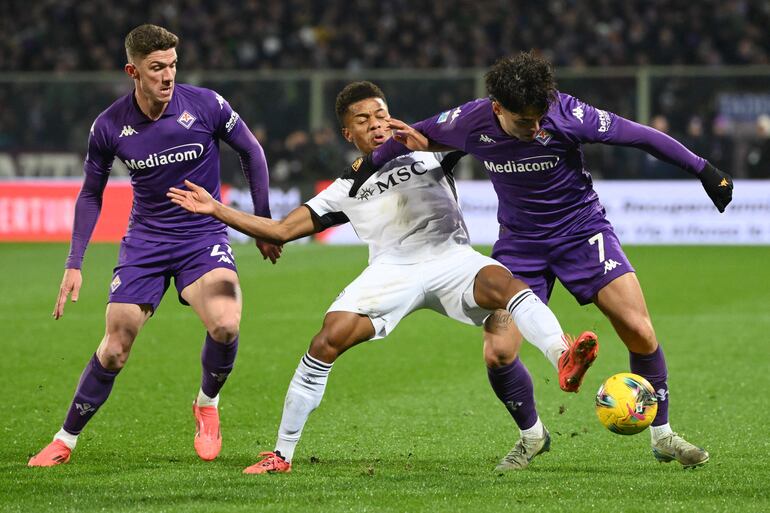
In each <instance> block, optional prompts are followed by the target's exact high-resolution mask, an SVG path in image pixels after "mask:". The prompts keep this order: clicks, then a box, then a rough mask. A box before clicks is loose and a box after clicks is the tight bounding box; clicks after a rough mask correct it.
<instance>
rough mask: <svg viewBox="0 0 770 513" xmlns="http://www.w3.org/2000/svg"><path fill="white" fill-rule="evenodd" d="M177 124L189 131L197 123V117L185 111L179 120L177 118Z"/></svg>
mask: <svg viewBox="0 0 770 513" xmlns="http://www.w3.org/2000/svg"><path fill="white" fill-rule="evenodd" d="M176 122H177V123H179V124H180V125H182V126H183V127H185V128H186V129H188V130H189V129H190V127H191V126H192V124H193V123H195V116H193V115H192V114H190V113H189V112H187V111H184V112H182V114H181V115H180V116H179V117H178V118H176Z"/></svg>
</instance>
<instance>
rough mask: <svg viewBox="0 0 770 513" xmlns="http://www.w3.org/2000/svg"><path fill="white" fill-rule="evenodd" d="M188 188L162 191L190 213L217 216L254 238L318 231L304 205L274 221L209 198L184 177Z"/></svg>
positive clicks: (284, 238)
mask: <svg viewBox="0 0 770 513" xmlns="http://www.w3.org/2000/svg"><path fill="white" fill-rule="evenodd" d="M184 183H185V186H186V187H187V188H188V189H189V190H184V189H178V188H176V187H171V188H170V189H169V192H168V193H167V194H166V196H168V197H169V198H170V199H171V201H172V202H173V203H175V204H177V205H179V206H180V207H182V208H184V209H185V210H187V211H189V212H192V213H194V214H207V215H210V216H213V217H215V218H216V219H219V220H220V221H222V222H223V223H225V224H226V225H228V226H231V227H233V228H235V229H236V230H238V231H239V232H241V233H245V234H246V235H249V236H251V237H254V238H255V239H262V240H265V241H268V242H271V243H275V244H283V243H285V242H289V241H292V240H295V239H299V238H301V237H305V236H307V235H311V234H313V233H316V232H318V231H320V229H318V228H317V227H316V225H315V224H314V222H313V218H312V216H311V214H310V211H309V210H308V209H307V208H305V207H299V208H296V209H294V210H292V211H291V212H290V213H289V215H288V216H286V218H285V219H282V220H280V221H276V220H275V219H268V218H266V217H259V216H255V215H251V214H247V213H245V212H241V211H240V210H236V209H234V208H232V207H228V206H226V205H223V204H222V203H220V202H219V201H217V200H215V199H214V198H212V197H211V194H209V193H208V191H207V190H206V189H204V188H203V187H200V186H199V185H196V184H194V183H192V182H190V181H189V180H185V182H184Z"/></svg>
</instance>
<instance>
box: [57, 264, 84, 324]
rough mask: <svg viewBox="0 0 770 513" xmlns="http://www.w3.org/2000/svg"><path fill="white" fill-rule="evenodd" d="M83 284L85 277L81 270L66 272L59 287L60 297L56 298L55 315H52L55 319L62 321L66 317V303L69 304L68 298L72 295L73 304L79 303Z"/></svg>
mask: <svg viewBox="0 0 770 513" xmlns="http://www.w3.org/2000/svg"><path fill="white" fill-rule="evenodd" d="M82 284H83V275H82V273H81V272H80V269H65V270H64V277H63V278H62V279H61V285H60V286H59V296H58V297H57V298H56V306H54V308H53V313H52V314H51V315H52V316H53V318H54V319H57V320H58V319H61V317H62V316H63V315H64V303H66V302H67V297H69V296H70V294H71V295H72V302H73V303H76V302H77V300H78V297H79V296H80V286H81V285H82Z"/></svg>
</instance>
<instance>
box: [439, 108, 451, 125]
mask: <svg viewBox="0 0 770 513" xmlns="http://www.w3.org/2000/svg"><path fill="white" fill-rule="evenodd" d="M450 112H451V111H448V110H447V111H445V112H442V113H441V114H439V116H438V119H437V120H436V124H439V123H443V122H445V121H446V120H447V118H449V113H450Z"/></svg>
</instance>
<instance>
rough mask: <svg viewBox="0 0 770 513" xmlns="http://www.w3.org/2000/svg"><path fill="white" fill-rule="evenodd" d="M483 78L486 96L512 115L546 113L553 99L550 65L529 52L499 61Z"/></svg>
mask: <svg viewBox="0 0 770 513" xmlns="http://www.w3.org/2000/svg"><path fill="white" fill-rule="evenodd" d="M484 79H485V81H486V84H487V92H488V93H489V96H490V97H491V98H492V99H493V100H495V101H497V102H498V103H500V105H502V106H503V107H505V108H506V109H507V110H509V111H511V112H515V113H521V112H522V111H524V110H525V109H527V108H532V107H534V108H535V109H537V111H538V112H540V113H541V114H545V113H546V111H547V110H548V106H549V105H550V104H551V102H552V101H554V100H555V99H556V81H555V80H554V76H553V70H552V69H551V64H550V63H549V62H548V61H547V60H545V59H543V58H541V57H538V56H536V55H535V54H534V53H533V52H532V51H529V52H521V53H519V54H518V55H514V56H513V57H504V58H502V59H500V60H498V61H497V62H496V63H495V64H494V65H493V66H492V67H491V68H490V69H489V71H488V72H487V74H486V75H485V76H484Z"/></svg>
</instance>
